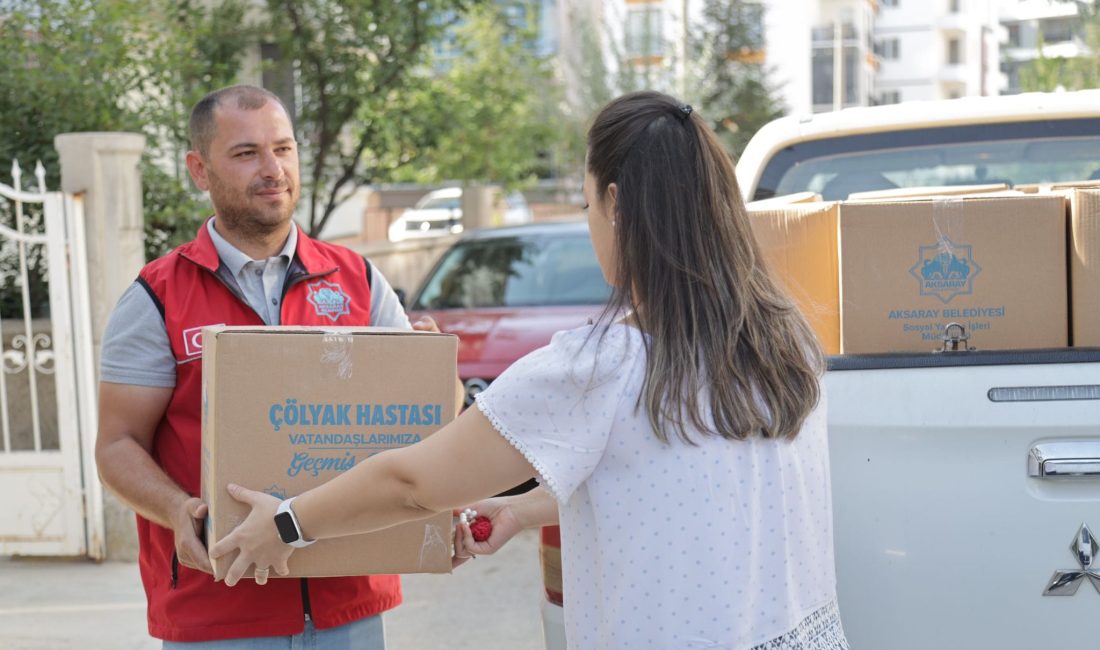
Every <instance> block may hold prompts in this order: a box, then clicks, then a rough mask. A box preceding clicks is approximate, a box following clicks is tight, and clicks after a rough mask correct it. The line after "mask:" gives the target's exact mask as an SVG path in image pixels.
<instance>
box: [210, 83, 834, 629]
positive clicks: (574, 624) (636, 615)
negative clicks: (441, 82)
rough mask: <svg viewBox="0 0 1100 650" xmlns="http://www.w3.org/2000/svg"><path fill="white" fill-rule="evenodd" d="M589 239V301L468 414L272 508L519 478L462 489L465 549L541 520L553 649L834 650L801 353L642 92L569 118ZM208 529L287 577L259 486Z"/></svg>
mask: <svg viewBox="0 0 1100 650" xmlns="http://www.w3.org/2000/svg"><path fill="white" fill-rule="evenodd" d="M584 195H585V199H586V201H587V202H588V205H587V206H586V209H587V210H588V221H589V227H590V232H591V237H592V243H593V246H594V247H595V250H596V255H597V258H598V259H599V262H600V266H601V268H602V269H603V272H604V276H605V277H606V278H607V280H608V282H609V283H610V284H611V285H612V286H613V287H615V293H614V295H613V297H612V301H611V304H610V305H609V307H608V310H607V311H606V312H605V314H604V317H603V318H601V320H600V322H599V323H598V324H596V325H592V326H588V327H583V328H580V329H577V330H571V331H566V332H559V333H558V334H557V335H555V337H554V339H553V340H552V341H551V343H550V344H549V345H548V346H547V347H545V348H542V349H540V350H537V351H535V352H533V353H531V354H530V355H528V356H527V357H524V358H523V359H520V360H519V361H517V362H516V363H515V364H514V365H513V366H512V367H511V368H510V369H509V370H508V371H507V372H505V373H504V374H503V375H501V376H500V377H499V378H498V379H497V380H496V381H495V382H494V383H493V385H492V386H491V387H490V388H489V389H488V390H487V391H485V392H483V393H481V394H480V395H479V396H478V398H477V407H478V408H472V409H469V410H467V411H466V412H465V413H464V414H462V415H461V416H460V417H459V418H458V419H457V420H455V422H453V423H452V424H450V425H448V426H446V427H444V428H443V429H442V430H440V431H439V432H438V433H436V434H435V435H433V436H431V437H430V438H427V439H426V440H425V441H424V442H421V443H419V444H417V445H413V446H411V447H408V448H406V449H402V450H397V451H391V452H387V453H384V454H380V455H378V456H375V457H373V458H371V459H370V460H368V461H366V462H364V463H362V464H361V465H359V466H357V467H355V468H354V469H353V470H351V471H348V472H346V473H345V474H343V475H341V476H340V477H338V478H336V479H334V480H332V481H331V482H329V483H327V484H325V485H323V486H321V487H318V488H316V489H314V490H310V491H309V492H306V493H305V494H303V495H301V496H300V497H298V498H297V499H296V500H295V501H294V504H293V511H294V512H295V514H296V515H297V518H298V521H299V523H300V526H301V531H302V534H304V535H305V536H306V537H308V538H311V539H313V538H325V537H334V536H339V535H346V534H351V533H359V532H367V531H370V530H376V529H379V528H384V527H386V526H390V525H392V524H395V523H399V522H402V521H406V520H411V519H416V518H421V517H424V516H426V515H428V514H429V513H432V512H438V511H441V510H446V509H450V508H455V507H459V506H462V505H465V504H468V503H471V502H474V501H476V500H477V499H479V498H483V497H485V496H488V495H492V494H496V493H499V492H501V491H503V490H505V489H507V488H509V487H511V486H513V485H517V484H519V483H521V482H523V481H525V480H527V479H528V478H530V477H532V476H536V477H537V478H538V479H539V481H540V483H541V484H542V486H543V487H542V488H540V489H539V490H538V491H536V492H534V493H532V494H530V495H528V496H525V497H521V498H518V499H516V500H512V501H501V500H490V501H488V502H483V503H482V504H480V505H481V506H482V508H480V509H482V510H483V511H484V512H483V513H484V514H488V515H489V516H491V517H492V518H493V520H494V526H495V529H494V531H493V536H492V537H490V539H489V540H488V541H487V542H485V543H484V545H479V544H476V543H475V542H473V540H472V537H470V534H469V529H468V527H466V526H462V527H460V536H461V539H460V540H459V543H458V544H457V545H456V546H457V552H456V555H457V556H458V557H459V558H462V557H466V556H468V554H469V552H471V551H472V552H478V551H479V550H491V549H493V548H497V547H499V545H500V544H501V543H503V542H504V541H505V540H506V539H507V538H508V537H510V536H511V535H512V534H514V532H515V531H516V530H518V529H519V528H521V527H524V526H531V525H540V524H544V523H556V522H557V521H558V519H559V517H560V524H561V528H562V555H563V561H562V564H563V567H564V579H563V583H564V589H565V593H566V594H567V596H566V598H567V602H566V607H565V617H566V635H567V638H568V642H569V645H570V647H572V648H731V649H741V648H754V647H757V646H764V647H767V648H774V649H778V648H800V649H806V650H808V649H818V648H846V647H847V643H846V641H845V639H844V634H843V631H842V629H841V625H840V620H839V615H838V613H837V609H836V603H835V598H836V594H835V575H834V568H833V547H832V512H831V502H830V488H829V469H828V450H827V444H826V432H825V409H824V404H823V400H822V399H820V397H821V388H820V374H821V368H822V356H821V352H820V349H819V347H818V344H817V342H816V340H815V338H814V335H813V333H812V332H811V330H810V328H809V326H808V325H807V324H806V321H805V320H804V319H803V318H802V316H801V315H800V314H799V313H798V311H797V310H796V309H795V307H794V306H793V303H792V302H791V300H790V299H789V298H788V297H787V296H786V295H785V294H783V292H782V291H780V290H779V289H778V288H777V286H776V283H775V282H774V281H773V280H772V278H771V277H770V275H769V274H768V272H767V270H766V268H765V267H764V265H763V261H762V258H761V255H760V251H759V250H758V247H757V245H756V242H755V240H754V239H753V236H752V232H751V230H750V227H749V222H748V217H747V214H746V211H745V208H744V205H743V204H742V201H741V198H740V194H739V192H738V189H737V184H736V181H735V179H734V172H733V165H732V162H731V161H730V159H729V157H728V155H727V154H726V153H725V151H724V150H723V149H722V147H721V145H720V144H719V142H718V140H717V138H716V136H715V135H714V133H713V132H712V131H711V130H710V129H709V128H708V127H707V126H706V124H705V122H704V121H703V120H702V118H700V117H699V116H698V115H697V114H695V113H694V112H693V111H692V109H691V107H690V106H686V105H682V104H680V103H679V102H677V101H676V100H674V99H672V98H671V97H668V96H666V95H661V94H658V93H653V92H640V93H633V94H629V95H626V96H623V97H620V98H619V99H616V100H614V101H612V102H611V103H610V104H609V105H608V106H606V107H605V108H604V109H603V110H602V111H601V112H600V114H599V115H598V116H597V117H596V120H595V122H594V124H593V126H592V128H591V130H590V131H589V134H588V158H587V163H586V174H585V181H584ZM230 493H231V494H233V495H234V496H235V497H237V498H239V499H240V500H242V501H245V502H247V503H249V504H251V505H252V506H253V510H252V513H251V514H250V515H249V517H248V519H247V520H246V521H245V523H244V524H243V525H242V526H241V527H239V528H238V529H237V530H235V531H234V532H233V533H231V534H230V535H229V536H227V537H226V538H225V539H223V540H222V541H220V542H218V543H217V544H215V545H214V547H213V548H212V549H211V554H212V555H214V556H215V557H219V556H221V555H224V554H226V553H231V552H233V551H235V550H237V549H240V555H239V556H238V557H237V559H236V560H235V561H234V563H233V565H232V567H231V568H230V570H229V574H228V576H227V578H226V582H227V583H228V584H234V583H235V582H236V581H237V580H238V579H239V578H240V577H241V575H243V574H244V573H245V572H246V571H247V570H248V568H249V567H250V566H252V565H255V566H256V567H259V568H266V567H268V566H272V567H274V569H275V571H276V573H285V572H286V560H287V558H288V557H289V555H290V552H291V550H292V548H291V547H289V546H287V545H285V544H282V543H280V542H279V541H278V539H277V537H276V536H275V535H274V534H273V528H274V524H273V523H272V517H273V515H274V514H275V512H276V507H277V506H278V505H279V502H278V501H277V500H276V499H274V498H273V497H269V496H267V495H264V494H261V493H258V492H252V491H248V490H245V489H243V488H240V487H237V486H230Z"/></svg>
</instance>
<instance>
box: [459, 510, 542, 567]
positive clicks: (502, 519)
mask: <svg viewBox="0 0 1100 650" xmlns="http://www.w3.org/2000/svg"><path fill="white" fill-rule="evenodd" d="M468 507H469V508H470V509H472V510H476V511H477V514H478V516H484V517H488V518H489V521H490V522H491V523H492V524H493V530H492V532H490V533H489V539H487V540H485V541H484V542H477V541H474V534H473V533H472V532H471V531H470V525H469V524H464V523H462V522H461V521H459V522H458V523H457V524H456V525H455V554H454V557H453V558H452V559H451V568H452V569H453V568H455V567H458V566H460V565H462V564H465V563H466V560H469V559H471V558H474V557H477V556H478V555H492V554H493V553H496V552H497V551H498V550H500V548H501V547H502V546H504V544H505V543H507V541H508V540H510V539H512V538H513V537H514V536H515V535H516V533H518V532H519V531H521V530H523V528H524V526H523V524H521V523H520V521H519V519H517V518H516V515H515V512H514V511H513V510H512V508H511V507H510V505H509V498H508V497H497V498H492V499H485V500H484V501H478V502H477V503H475V504H473V505H471V506H468ZM462 510H463V509H458V510H455V511H454V516H456V517H457V516H458V515H459V514H460V513H461V512H462Z"/></svg>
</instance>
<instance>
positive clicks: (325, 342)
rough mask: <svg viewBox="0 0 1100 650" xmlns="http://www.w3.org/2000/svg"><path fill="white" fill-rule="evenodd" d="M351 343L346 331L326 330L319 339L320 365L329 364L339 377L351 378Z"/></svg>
mask: <svg viewBox="0 0 1100 650" xmlns="http://www.w3.org/2000/svg"><path fill="white" fill-rule="evenodd" d="M353 343H354V340H353V339H352V336H351V334H349V333H347V332H326V333H325V335H324V337H323V338H322V339H321V365H323V366H331V367H332V368H333V370H334V371H335V375H336V376H337V377H338V378H339V379H351V375H352V370H353V368H352V363H351V359H352V357H351V349H352V344H353Z"/></svg>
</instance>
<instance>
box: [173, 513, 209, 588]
mask: <svg viewBox="0 0 1100 650" xmlns="http://www.w3.org/2000/svg"><path fill="white" fill-rule="evenodd" d="M205 518H206V504H205V503H203V502H202V500H201V499H197V498H195V497H191V498H189V499H187V500H186V501H184V502H183V503H181V504H180V507H179V509H178V510H177V511H176V513H175V515H174V516H173V517H172V530H173V532H174V533H175V538H176V557H178V558H179V561H180V564H182V565H183V566H185V567H190V568H192V569H197V570H199V571H202V572H203V573H209V574H211V575H213V574H214V569H213V567H211V566H210V557H209V555H208V554H207V552H206V546H204V545H203V543H202V539H201V536H202V531H203V520H204V519H205Z"/></svg>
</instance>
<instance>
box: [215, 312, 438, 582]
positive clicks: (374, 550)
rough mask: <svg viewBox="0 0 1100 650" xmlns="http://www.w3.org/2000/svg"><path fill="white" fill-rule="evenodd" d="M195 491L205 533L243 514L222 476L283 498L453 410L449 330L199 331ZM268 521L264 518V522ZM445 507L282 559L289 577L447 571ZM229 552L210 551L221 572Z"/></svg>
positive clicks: (408, 438)
mask: <svg viewBox="0 0 1100 650" xmlns="http://www.w3.org/2000/svg"><path fill="white" fill-rule="evenodd" d="M203 344H204V345H203V360H202V363H203V390H202V395H203V404H202V408H203V413H202V498H203V501H205V502H206V503H207V504H208V506H209V517H208V519H207V540H208V543H209V544H213V543H214V542H215V541H217V540H219V539H221V538H223V537H224V536H225V535H227V534H228V533H229V532H230V531H232V530H233V528H234V527H235V526H236V525H237V524H239V523H240V522H241V521H243V519H244V517H245V516H247V515H248V512H249V507H248V506H247V505H244V504H241V503H238V502H237V501H235V500H233V499H232V498H231V497H230V496H229V495H228V493H227V492H226V485H228V484H229V483H237V484H239V485H243V486H245V487H249V488H252V489H255V490H262V491H264V492H267V493H268V494H271V495H274V496H277V497H279V498H281V499H282V498H287V497H291V496H295V495H298V494H301V493H302V492H304V491H306V490H308V489H310V488H312V487H315V486H317V485H320V484H322V483H324V482H326V481H328V480H329V479H332V478H334V477H335V476H338V475H339V474H341V473H343V472H345V471H347V470H349V469H351V468H352V467H354V466H355V465H357V464H359V463H361V462H363V461H364V460H366V459H367V458H368V457H370V456H372V455H374V454H376V453H380V452H384V451H386V450H389V449H394V448H398V447H404V446H407V445H410V444H415V443H416V442H419V441H420V440H422V439H423V438H425V437H427V436H429V435H431V434H432V433H433V432H435V431H436V430H437V429H439V428H440V427H441V426H442V425H444V424H446V423H447V422H449V421H451V420H452V419H453V418H454V416H455V407H456V404H455V381H456V378H457V376H458V375H457V372H456V362H457V351H458V345H457V339H456V338H455V337H454V336H449V335H443V334H426V333H420V332H406V331H396V330H382V329H375V328H326V329H318V328H308V327H217V328H206V329H205V330H203ZM272 530H273V531H274V528H273V529H272ZM452 532H453V528H452V523H451V513H450V512H445V513H439V514H437V515H435V516H433V517H431V518H428V519H424V520H421V521H416V522H412V523H408V524H404V525H400V526H395V527H392V528H387V529H385V530H382V531H379V532H375V533H369V534H365V535H354V536H348V537H341V538H334V539H325V540H321V541H319V542H317V543H316V544H313V545H311V546H309V547H307V548H304V549H299V550H297V551H295V552H294V554H293V555H292V556H291V558H290V571H291V573H290V575H291V576H299V577H314V576H341V575H367V574H376V573H447V572H449V571H450V570H451V552H452V549H451V546H452V540H453V535H452ZM233 559H234V558H233V557H226V558H222V559H220V560H217V561H215V562H214V572H215V575H216V576H217V577H219V578H221V577H224V575H225V572H226V571H227V570H228V568H229V565H230V564H232V560H233Z"/></svg>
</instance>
